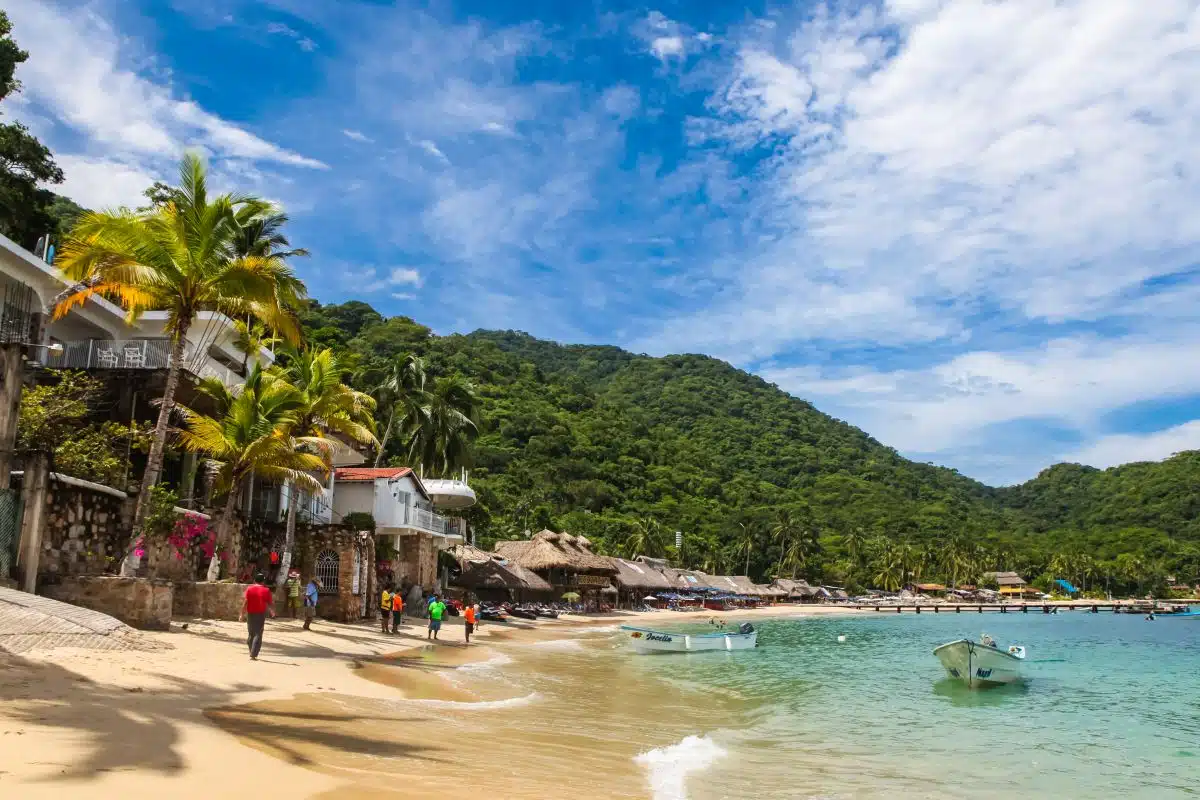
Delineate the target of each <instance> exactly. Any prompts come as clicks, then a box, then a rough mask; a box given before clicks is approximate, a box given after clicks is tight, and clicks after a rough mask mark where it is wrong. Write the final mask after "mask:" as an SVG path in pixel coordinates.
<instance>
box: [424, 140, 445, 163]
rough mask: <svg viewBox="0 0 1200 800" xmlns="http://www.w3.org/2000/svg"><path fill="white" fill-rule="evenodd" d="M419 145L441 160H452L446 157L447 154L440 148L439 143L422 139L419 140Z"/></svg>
mask: <svg viewBox="0 0 1200 800" xmlns="http://www.w3.org/2000/svg"><path fill="white" fill-rule="evenodd" d="M417 147H420V148H421V149H422V150H424V151H425V152H426V153H428V154H429V155H431V156H433V157H434V158H436V159H438V160H440V161H449V160H450V159H448V158H446V154H445V153H443V152H442V151H441V149H440V148H438V146H437V143H436V142H434V141H432V140H430V139H422V140H421V141H419V142H417Z"/></svg>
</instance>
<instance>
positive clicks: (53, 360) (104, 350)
mask: <svg viewBox="0 0 1200 800" xmlns="http://www.w3.org/2000/svg"><path fill="white" fill-rule="evenodd" d="M62 346H63V351H62V353H59V354H57V355H54V354H51V355H49V356H47V360H46V364H47V366H49V367H51V368H54V369H85V370H87V369H93V370H95V369H167V368H168V367H169V366H170V365H171V340H170V339H166V338H154V339H88V340H86V341H81V342H63V343H62ZM182 366H183V368H184V369H186V370H187V371H188V372H191V373H192V374H193V375H196V376H198V377H201V378H216V379H217V380H219V381H221V382H222V383H224V384H226V385H227V386H232V385H235V384H239V383H242V382H243V381H242V378H241V377H240V376H239V375H238V374H237V373H236V372H234V371H233V370H231V369H230V368H229V367H226V366H225V365H224V364H221V363H220V362H218V361H216V360H215V359H213V358H212V357H211V356H209V355H208V354H207V353H202V352H198V351H197V349H196V347H195V345H193V344H192V343H191V342H187V343H186V344H185V345H184V349H183V365H182Z"/></svg>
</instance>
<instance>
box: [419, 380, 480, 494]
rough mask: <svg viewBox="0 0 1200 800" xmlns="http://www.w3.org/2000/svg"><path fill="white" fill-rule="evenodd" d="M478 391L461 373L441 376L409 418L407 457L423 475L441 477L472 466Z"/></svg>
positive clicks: (477, 426) (477, 431)
mask: <svg viewBox="0 0 1200 800" xmlns="http://www.w3.org/2000/svg"><path fill="white" fill-rule="evenodd" d="M478 415H479V395H478V394H476V392H475V387H474V386H472V385H471V384H470V383H468V382H467V380H466V379H465V378H462V377H461V376H458V375H451V376H448V377H442V378H438V379H437V380H436V381H434V384H433V389H432V391H429V392H427V393H426V397H425V402H424V404H423V405H422V406H421V407H420V408H418V409H415V416H413V417H411V418H410V419H408V420H406V423H407V425H406V428H407V429H406V430H405V431H404V433H405V435H406V437H407V439H408V457H409V460H410V462H411V463H412V464H414V465H419V466H420V468H421V472H422V474H424V475H430V476H433V477H440V476H445V475H451V474H452V473H453V472H454V471H455V470H457V469H461V468H464V467H468V466H470V463H471V442H472V441H474V439H475V437H476V436H477V435H478V434H479V425H478V423H477V422H476V419H477V417H478Z"/></svg>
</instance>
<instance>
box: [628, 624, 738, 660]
mask: <svg viewBox="0 0 1200 800" xmlns="http://www.w3.org/2000/svg"><path fill="white" fill-rule="evenodd" d="M621 635H622V636H623V637H624V639H625V641H626V642H627V643H628V644H629V646H630V647H632V648H633V650H634V651H635V652H638V653H695V652H700V651H704V650H749V649H751V648H752V647H754V646H756V645H757V644H758V631H756V630H754V626H753V625H751V624H750V623H748V622H744V623H742V626H741V627H740V628H738V629H737V630H736V631H723V632H720V633H666V632H664V631H652V630H649V629H647V628H634V627H631V626H629V625H622V626H621Z"/></svg>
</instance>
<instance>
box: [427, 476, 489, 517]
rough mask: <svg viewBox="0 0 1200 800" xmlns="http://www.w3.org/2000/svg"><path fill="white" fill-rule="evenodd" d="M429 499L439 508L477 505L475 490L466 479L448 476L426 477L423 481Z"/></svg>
mask: <svg viewBox="0 0 1200 800" xmlns="http://www.w3.org/2000/svg"><path fill="white" fill-rule="evenodd" d="M421 483H423V484H424V485H425V491H427V492H429V499H430V500H432V501H433V504H434V505H435V506H437V507H438V508H451V509H459V508H470V507H471V506H473V505H475V502H476V498H475V490H474V489H472V488H471V487H470V486H468V485H467V482H466V481H460V480H455V479H447V478H425V479H424V480H422V481H421Z"/></svg>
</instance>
